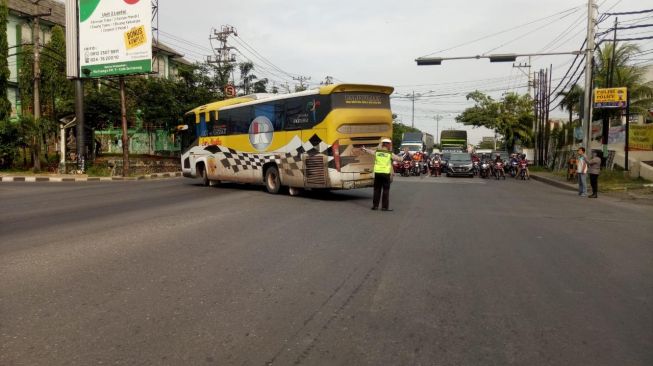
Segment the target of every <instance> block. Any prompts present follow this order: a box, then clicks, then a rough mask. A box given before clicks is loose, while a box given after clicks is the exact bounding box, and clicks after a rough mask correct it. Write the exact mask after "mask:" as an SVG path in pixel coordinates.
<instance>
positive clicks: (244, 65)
mask: <svg viewBox="0 0 653 366" xmlns="http://www.w3.org/2000/svg"><path fill="white" fill-rule="evenodd" d="M238 70H239V71H240V85H239V87H240V89H241V90H242V91H243V94H244V95H247V94H250V93H251V91H252V87H253V85H254V83H255V82H256V79H257V77H256V75H254V74H252V71H254V63H252V62H251V61H247V62H241V63H240V64H238ZM266 83H267V81H266Z"/></svg>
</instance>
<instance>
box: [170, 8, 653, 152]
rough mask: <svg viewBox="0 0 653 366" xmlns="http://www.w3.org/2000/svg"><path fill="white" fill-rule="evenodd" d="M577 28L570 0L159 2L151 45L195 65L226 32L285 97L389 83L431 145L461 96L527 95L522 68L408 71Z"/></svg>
mask: <svg viewBox="0 0 653 366" xmlns="http://www.w3.org/2000/svg"><path fill="white" fill-rule="evenodd" d="M597 3H598V4H599V10H598V11H599V14H602V13H606V12H623V11H635V10H643V9H650V8H653V3H651V2H650V0H597ZM621 21H623V22H624V23H625V24H636V23H639V24H644V23H653V13H648V14H642V15H629V16H622V17H621V18H620V22H621ZM586 22H587V5H586V2H584V1H577V0H547V1H541V0H493V1H487V0H466V1H465V0H461V1H440V0H426V1H423V0H402V1H396V0H392V1H390V0H349V1H343V0H330V1H324V0H313V1H306V0H303V1H302V0H283V1H281V0H277V1H273V0H240V1H235V0H220V1H216V0H190V1H178V0H175V1H171V0H159V28H160V32H159V39H160V40H161V42H164V43H166V44H167V45H169V46H172V47H173V48H175V49H177V50H179V51H180V52H181V53H183V54H184V55H185V58H187V59H188V60H191V61H200V60H204V59H205V58H206V56H207V55H209V54H211V53H212V51H211V44H210V43H209V34H211V32H212V29H215V28H218V29H219V28H220V27H221V26H222V25H231V26H233V27H234V28H236V30H237V33H238V36H237V37H230V38H229V45H230V46H233V47H236V50H235V51H234V52H235V53H236V55H237V57H238V59H239V61H245V60H248V59H249V60H251V61H253V62H254V64H255V67H256V70H255V74H256V75H257V76H258V77H259V78H268V79H269V80H270V81H271V82H273V83H275V84H276V85H279V84H283V83H286V82H288V83H289V84H290V85H291V87H292V85H294V84H295V83H296V81H293V79H292V77H293V76H295V77H297V76H305V77H310V78H311V79H310V83H311V85H310V86H311V87H316V86H319V83H320V81H323V80H324V79H325V77H326V76H331V77H333V78H334V81H335V82H352V83H354V82H355V83H367V84H381V85H390V86H393V87H394V88H395V93H394V94H393V95H392V97H391V98H392V99H391V100H392V109H393V112H394V113H396V114H397V115H398V116H399V119H400V120H401V121H402V122H403V123H405V124H408V125H411V124H412V123H413V122H414V125H415V127H418V128H420V129H422V130H423V131H426V132H429V133H432V134H434V135H435V134H436V130H437V129H438V128H439V130H440V131H441V130H442V129H449V128H457V129H459V128H463V126H462V125H460V124H458V123H456V122H455V117H456V115H458V114H459V113H460V112H462V111H463V110H464V109H465V108H466V107H469V106H471V105H472V103H470V102H469V101H467V100H466V98H465V95H466V94H467V93H468V92H471V91H474V90H481V91H485V92H487V93H488V94H490V95H491V96H493V97H495V98H500V97H501V95H502V94H503V93H506V92H518V93H527V92H528V88H527V85H528V77H527V74H528V68H517V67H513V63H490V62H489V61H488V60H487V59H480V60H475V59H474V60H455V61H454V60H451V61H444V62H443V63H442V65H440V66H416V63H415V61H414V60H415V58H417V57H420V56H425V55H432V56H438V57H457V56H473V55H479V54H481V55H483V54H499V53H541V52H568V51H574V50H579V49H580V47H581V44H582V42H583V40H584V39H585V33H586V27H587V23H586ZM613 22H614V17H610V18H607V19H606V20H605V21H603V22H602V23H600V24H599V26H598V29H599V31H604V30H606V29H609V28H610V27H612V26H613ZM620 32H621V33H620V37H621V36H622V34H623V37H626V36H631V35H632V37H641V36H653V28H650V27H649V28H643V29H641V28H640V29H633V30H627V31H620ZM497 33H499V34H497ZM638 44H639V45H640V47H641V48H642V49H643V50H648V49H651V48H653V40H646V41H639V42H638ZM213 45H214V46H217V43H216V42H215V41H214V43H213ZM647 57H648V58H649V59H650V58H651V57H650V54H649V56H647ZM573 60H574V56H570V55H564V56H539V57H533V58H532V59H531V61H530V65H531V71H532V72H534V71H537V70H539V69H542V68H549V67H550V66H551V65H552V66H553V73H552V79H553V82H552V84H553V86H555V85H557V84H558V83H559V81H560V79H561V78H562V77H563V75H564V74H565V72H566V71H567V69H568V68H569V67H570V65H571V64H572V61H573ZM516 63H517V64H522V65H527V64H528V63H529V60H528V58H527V57H523V58H518V59H517V62H516ZM572 71H573V70H572ZM564 82H565V83H566V82H567V80H564ZM580 82H581V83H582V82H583V78H582V77H581V79H580ZM413 92H415V94H416V98H415V112H414V120H413V112H412V98H409V97H407V96H408V95H411V96H412V93H413ZM442 94H445V95H442ZM436 116H439V120H440V121H439V123H436ZM565 116H566V113H564V112H562V111H559V110H556V111H554V112H553V113H552V117H553V118H557V117H559V118H564V117H565ZM464 128H465V129H468V130H469V131H470V132H469V140H470V142H472V143H476V142H478V141H479V140H480V139H481V138H482V137H483V136H492V135H493V132H492V131H490V130H487V129H485V128H476V129H471V128H470V127H464Z"/></svg>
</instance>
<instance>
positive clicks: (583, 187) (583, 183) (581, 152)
mask: <svg viewBox="0 0 653 366" xmlns="http://www.w3.org/2000/svg"><path fill="white" fill-rule="evenodd" d="M577 160H578V162H577V163H576V175H578V195H579V196H581V197H587V170H588V164H587V159H586V158H585V148H584V147H579V148H578V159H577Z"/></svg>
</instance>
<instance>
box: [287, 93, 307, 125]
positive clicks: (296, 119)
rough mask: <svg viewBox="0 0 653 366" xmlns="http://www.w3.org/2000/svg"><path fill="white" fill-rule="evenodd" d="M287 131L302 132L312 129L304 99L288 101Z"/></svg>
mask: <svg viewBox="0 0 653 366" xmlns="http://www.w3.org/2000/svg"><path fill="white" fill-rule="evenodd" d="M285 104H286V118H285V124H284V129H285V130H300V129H303V128H310V120H309V116H308V113H307V112H306V105H305V101H304V100H303V98H293V99H288V100H287V101H286V103H285Z"/></svg>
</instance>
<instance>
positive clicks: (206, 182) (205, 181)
mask: <svg viewBox="0 0 653 366" xmlns="http://www.w3.org/2000/svg"><path fill="white" fill-rule="evenodd" d="M198 168H200V177H201V179H202V184H203V185H204V186H205V187H208V186H209V185H210V184H211V181H210V180H209V176H208V174H207V173H206V169H205V168H204V166H203V165H201V166H199V167H198Z"/></svg>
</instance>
